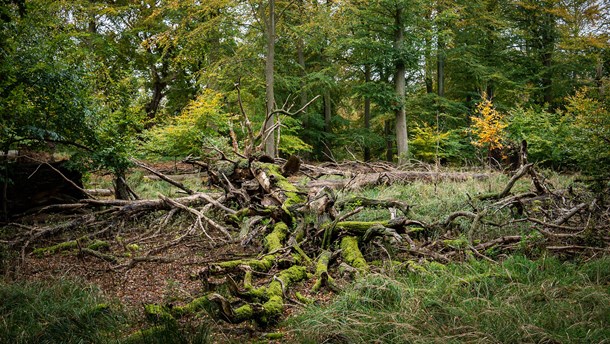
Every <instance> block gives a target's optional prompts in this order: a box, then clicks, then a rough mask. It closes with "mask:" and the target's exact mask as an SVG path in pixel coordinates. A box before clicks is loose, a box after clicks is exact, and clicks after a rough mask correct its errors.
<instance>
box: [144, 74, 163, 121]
mask: <svg viewBox="0 0 610 344" xmlns="http://www.w3.org/2000/svg"><path fill="white" fill-rule="evenodd" d="M163 69H165V67H164V68H163ZM151 73H152V79H153V81H152V82H153V84H152V90H151V91H152V98H151V99H150V101H149V102H148V104H146V108H145V110H146V116H147V117H148V119H149V120H153V119H155V116H156V115H157V112H158V111H159V106H160V105H161V101H162V100H163V97H165V93H164V91H165V88H166V87H167V83H166V82H164V81H163V76H162V75H159V73H158V72H157V71H156V68H154V67H153V70H152V71H151Z"/></svg>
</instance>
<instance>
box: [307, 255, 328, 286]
mask: <svg viewBox="0 0 610 344" xmlns="http://www.w3.org/2000/svg"><path fill="white" fill-rule="evenodd" d="M331 255H332V253H331V252H330V251H328V250H324V251H322V253H320V257H318V261H317V263H316V278H317V280H316V283H315V284H314V286H313V288H312V290H313V291H318V290H320V288H321V287H322V275H323V274H325V273H326V274H328V263H329V262H330V257H331ZM327 276H328V279H329V281H330V282H332V277H330V275H327Z"/></svg>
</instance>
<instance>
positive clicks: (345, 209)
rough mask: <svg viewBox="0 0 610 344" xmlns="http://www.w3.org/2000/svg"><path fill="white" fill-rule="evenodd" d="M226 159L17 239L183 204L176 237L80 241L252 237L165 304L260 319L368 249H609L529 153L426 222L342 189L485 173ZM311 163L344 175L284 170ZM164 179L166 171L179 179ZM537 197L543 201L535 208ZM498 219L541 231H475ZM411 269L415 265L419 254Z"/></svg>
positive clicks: (428, 253) (366, 262) (342, 274)
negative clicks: (190, 296) (494, 181)
mask: <svg viewBox="0 0 610 344" xmlns="http://www.w3.org/2000/svg"><path fill="white" fill-rule="evenodd" d="M250 135H253V136H254V133H253V132H252V133H251V134H250ZM253 138H254V137H253ZM253 148H254V147H253V146H252V149H253ZM230 158H231V159H232V160H229V159H228V157H227V156H226V155H224V154H223V155H221V156H220V160H222V161H218V162H216V163H215V162H210V164H209V165H206V171H207V173H208V175H209V181H210V183H212V184H213V185H214V186H216V187H217V188H218V189H219V190H220V191H221V192H220V193H216V194H204V193H199V192H196V191H194V190H190V189H188V188H182V187H180V188H181V189H183V190H184V191H185V192H188V193H189V194H190V195H189V196H186V197H178V198H169V197H166V196H164V195H160V196H159V199H154V200H134V201H124V200H95V199H84V200H81V201H79V202H76V203H73V204H68V205H66V206H65V209H66V210H75V211H78V212H85V211H98V212H97V213H90V214H89V215H85V216H79V218H76V219H70V220H69V221H65V222H64V223H62V224H61V225H56V226H47V227H41V228H37V227H36V226H24V225H21V226H20V225H15V228H17V229H19V231H20V232H22V233H25V234H23V235H21V236H19V237H18V238H16V239H15V240H14V241H12V242H11V243H12V244H13V246H17V247H19V245H21V247H22V252H24V254H25V253H26V248H27V247H28V246H29V245H31V244H32V243H34V242H36V241H37V240H38V239H40V238H42V237H45V238H49V237H53V236H55V235H57V234H59V233H64V234H65V233H69V232H70V230H73V229H76V228H82V227H86V228H96V230H97V232H94V233H99V235H106V236H107V237H110V236H111V235H116V234H114V233H112V234H111V232H109V231H112V230H113V229H114V228H116V227H122V226H117V225H115V224H116V223H117V222H119V221H127V220H129V219H136V220H137V219H139V218H141V217H142V216H144V215H146V214H151V213H154V214H156V215H157V216H158V219H157V221H155V226H160V227H162V226H164V225H168V226H169V225H171V221H170V219H171V218H173V217H177V216H175V215H174V214H176V213H184V214H187V215H186V216H182V217H181V221H184V219H187V221H190V222H187V224H189V225H190V226H188V225H187V226H185V227H183V229H181V230H180V232H178V233H176V234H174V236H173V237H172V239H171V240H168V241H166V242H164V243H163V244H160V245H157V246H155V247H148V248H147V249H146V251H144V252H140V253H138V254H136V255H135V256H134V257H124V256H122V255H120V254H113V253H112V252H108V253H106V252H104V253H101V252H99V251H95V250H93V251H89V250H88V249H85V248H82V249H81V250H80V252H81V254H83V255H89V256H92V257H95V258H97V259H101V260H104V261H106V262H108V264H110V265H111V266H112V268H114V269H116V270H119V269H120V270H122V269H130V268H132V267H133V266H135V265H136V264H138V263H139V262H159V263H165V262H170V261H175V260H176V259H180V258H183V257H176V256H164V253H165V252H167V250H168V249H169V248H170V247H178V245H182V244H184V243H185V242H186V241H187V240H188V239H189V238H192V237H197V238H198V239H199V240H201V241H205V244H206V245H210V246H212V245H223V244H226V245H229V244H232V245H238V244H241V245H243V246H246V247H249V248H255V249H256V250H254V249H253V250H251V251H250V252H249V253H248V255H247V256H244V257H240V256H237V255H231V257H229V258H223V257H217V259H216V260H205V261H202V263H205V266H203V267H198V269H199V270H198V272H197V273H194V275H196V276H198V278H199V279H200V280H201V281H202V286H203V287H202V291H201V293H202V295H201V296H200V297H198V298H196V299H195V300H193V301H192V302H191V303H189V304H188V305H186V306H180V307H176V308H171V309H170V310H169V311H167V312H168V314H169V316H171V317H174V318H177V317H178V316H181V315H184V314H186V312H196V311H201V310H202V309H208V310H209V311H211V314H212V315H213V316H215V317H217V318H219V319H223V320H225V321H228V322H231V323H239V322H243V321H255V322H257V323H258V324H259V325H261V326H266V325H268V324H270V323H273V321H275V320H277V319H278V317H279V316H280V315H281V313H282V311H283V310H284V307H285V304H286V303H287V302H289V301H290V302H295V303H297V302H296V301H291V300H294V297H293V296H292V295H291V293H292V291H291V289H292V288H293V286H294V285H295V284H297V283H301V282H302V281H304V280H309V281H308V283H309V284H308V285H309V286H313V287H312V291H314V292H316V291H320V290H323V289H324V288H325V289H326V290H330V291H334V292H336V291H338V290H340V289H341V283H343V282H344V281H345V279H346V278H349V276H356V275H361V274H366V273H367V272H368V271H370V270H373V269H375V268H374V265H373V264H370V263H371V262H372V261H373V260H390V261H392V262H393V261H395V260H404V261H421V260H425V261H436V262H439V263H442V264H445V263H449V262H451V261H456V260H457V261H459V260H465V259H472V257H474V258H476V259H484V260H489V261H492V260H494V259H497V257H498V256H495V255H494V254H495V253H503V252H511V251H513V250H515V249H517V248H518V247H526V246H527V245H540V247H541V248H544V247H546V248H547V249H548V250H551V251H555V252H561V254H573V253H574V252H590V251H595V252H605V251H607V250H608V245H609V243H610V238H608V235H607V228H608V225H607V220H608V219H609V218H610V215H608V214H607V212H608V211H607V210H602V211H601V212H602V214H601V215H600V214H599V213H594V210H596V211H598V212H599V211H600V207H599V205H596V203H595V202H596V200H594V201H589V200H586V199H581V198H578V197H573V198H571V197H570V196H569V195H568V193H562V192H561V191H560V190H552V187H551V186H549V185H547V184H544V183H543V181H542V180H541V178H540V176H539V175H538V174H536V173H532V171H534V172H535V169H534V166H533V165H532V164H524V165H523V166H521V168H520V169H519V170H518V171H517V172H516V173H515V175H514V176H513V177H512V178H511V179H510V180H509V182H508V183H507V185H506V187H504V188H503V190H501V191H500V192H499V193H497V194H494V195H492V196H491V197H488V198H485V197H483V199H479V200H477V202H476V203H475V202H470V203H465V204H464V209H462V210H458V211H455V212H453V213H451V214H449V215H447V216H443V217H441V216H439V218H437V219H432V220H429V222H426V221H422V220H421V219H418V218H416V216H415V215H413V214H412V212H411V211H410V210H411V209H410V204H416V202H417V200H412V199H408V200H404V199H370V198H364V197H354V196H350V195H349V193H348V194H347V195H346V190H347V191H349V190H353V189H356V188H361V187H364V186H368V185H377V184H381V183H395V182H408V181H413V180H428V181H438V180H454V181H464V180H468V179H471V178H486V177H487V176H488V175H486V174H474V173H437V172H427V171H399V170H396V169H394V168H392V167H390V166H384V165H380V166H376V165H375V164H370V165H368V166H365V167H363V170H366V171H367V172H364V173H357V172H358V171H356V169H355V168H352V166H349V165H344V166H339V165H338V164H334V165H320V166H313V165H307V164H302V163H300V162H299V163H296V162H295V161H296V160H295V159H296V158H294V157H291V158H290V159H288V160H287V161H283V160H281V159H277V161H278V162H280V163H281V164H274V163H271V162H270V161H273V160H272V159H269V158H268V157H263V156H261V157H260V158H256V157H252V156H249V158H248V159H242V158H240V157H239V155H237V157H235V156H234V155H232V156H230ZM291 161H292V162H291ZM295 166H298V167H296V168H295ZM304 171H305V172H306V173H307V176H308V177H309V178H314V179H315V178H317V177H319V176H321V175H322V174H324V173H331V174H334V175H335V176H340V177H343V178H344V179H342V180H338V181H331V180H324V179H318V180H312V181H310V182H309V184H308V185H307V186H305V187H299V186H298V185H295V184H293V183H291V182H290V180H293V177H291V179H290V180H289V179H287V178H286V175H292V176H294V174H295V173H296V174H298V173H303V172H304ZM354 171H355V172H354ZM151 173H152V172H151ZM527 176H529V178H532V180H534V179H538V181H537V182H536V181H533V190H530V191H528V192H524V193H521V194H519V195H511V190H512V188H513V187H514V185H515V183H516V182H517V180H519V179H520V178H526V177H527ZM165 177H167V176H165ZM167 178H168V179H169V180H166V179H163V180H166V181H167V182H170V183H172V184H173V182H176V181H175V180H172V179H171V178H169V177H167ZM313 184H315V185H316V186H315V187H313V186H312V185H313ZM173 185H175V184H173ZM180 185H181V184H180ZM183 187H184V186H183ZM187 190H188V191H187ZM337 190H340V191H337ZM598 202H600V203H601V200H600V201H598ZM541 207H544V209H543V210H544V212H540V211H537V210H536V209H538V210H539V208H541ZM365 208H381V209H388V210H390V212H385V214H387V217H385V218H382V219H380V220H374V221H353V220H352V219H354V218H355V215H356V214H358V213H360V212H362V211H363V209H365ZM58 209H60V208H56V210H58ZM392 210H394V211H392ZM396 210H400V211H401V212H402V214H400V213H397V211H396ZM509 210H510V211H509ZM500 211H503V212H504V213H503V214H509V213H510V215H507V216H512V217H511V218H509V219H503V220H502V221H505V223H504V224H494V223H493V220H494V218H493V216H494V214H496V213H497V212H500ZM155 212H156V213H155ZM380 213H381V212H380ZM83 214H86V213H83ZM540 214H542V215H540ZM401 215H402V216H401ZM414 217H415V218H414ZM491 225H494V226H497V227H502V226H507V225H512V226H513V227H516V226H523V227H526V228H531V230H532V231H538V232H539V233H541V234H542V235H538V234H536V235H535V236H534V238H535V244H531V243H530V242H528V240H529V237H528V236H527V235H523V236H521V235H510V236H502V237H499V238H487V237H485V236H484V235H479V234H482V233H483V229H484V228H485V226H491ZM160 231H161V229H160V228H151V229H147V230H146V231H144V233H140V234H139V235H138V236H137V238H136V239H134V240H133V241H131V242H138V243H140V242H141V241H144V240H148V238H155V237H156V236H159V233H160ZM96 235H98V234H92V235H91V236H93V237H94V236H96ZM481 237H483V238H486V239H485V241H484V242H478V241H475V240H474V239H475V238H477V239H478V238H481ZM138 240H140V241H138ZM128 242H130V241H128ZM591 242H595V243H596V245H595V247H590V246H589V245H590V243H591ZM536 247H537V248H538V246H536ZM408 264H411V263H408ZM411 269H414V267H413V266H412V265H411ZM221 286H224V287H223V288H221ZM215 288H216V289H215ZM220 291H223V292H222V293H221V292H220ZM160 308H162V307H160Z"/></svg>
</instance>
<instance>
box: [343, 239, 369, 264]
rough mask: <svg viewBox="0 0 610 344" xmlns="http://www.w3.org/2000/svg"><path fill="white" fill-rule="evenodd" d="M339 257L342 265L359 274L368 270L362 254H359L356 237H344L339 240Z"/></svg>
mask: <svg viewBox="0 0 610 344" xmlns="http://www.w3.org/2000/svg"><path fill="white" fill-rule="evenodd" d="M341 257H342V258H343V262H344V263H346V264H348V265H350V266H352V267H354V268H356V269H358V270H359V271H361V272H364V271H368V269H369V265H368V264H367V263H366V260H365V259H364V256H363V255H362V252H360V248H359V247H358V239H356V237H353V236H345V237H343V239H341Z"/></svg>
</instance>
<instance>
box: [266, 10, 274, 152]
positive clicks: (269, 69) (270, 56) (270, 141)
mask: <svg viewBox="0 0 610 344" xmlns="http://www.w3.org/2000/svg"><path fill="white" fill-rule="evenodd" d="M274 63H275V0H269V18H268V21H267V61H266V63H265V82H266V98H267V115H268V114H270V113H271V112H273V109H274V107H275V94H274V75H273V65H274ZM274 123H275V116H271V117H270V118H269V120H268V121H267V123H266V125H265V133H267V132H268V131H269V130H271V127H272V126H273V125H274ZM265 154H267V155H269V156H271V157H275V156H276V155H277V147H276V146H275V135H274V134H271V135H268V136H267V138H266V140H265Z"/></svg>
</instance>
